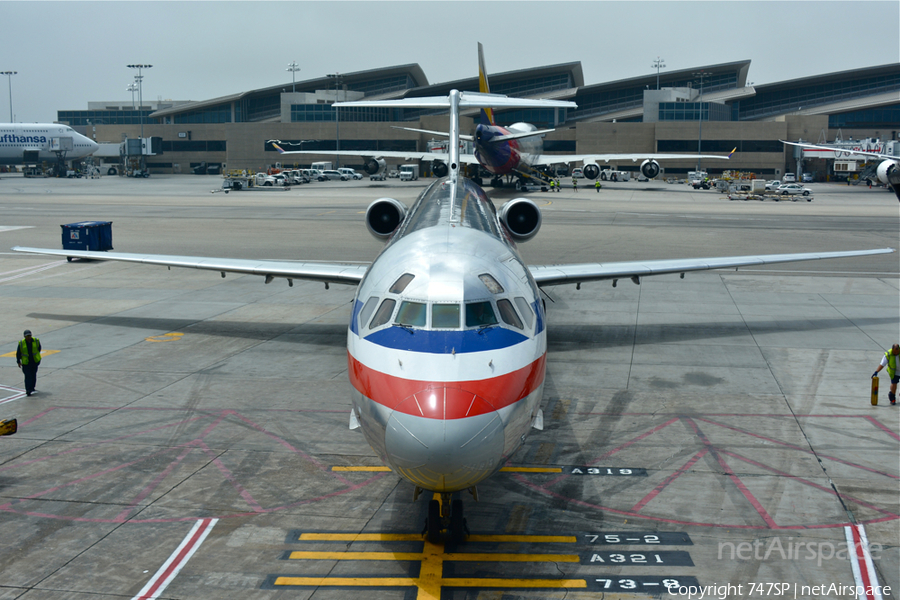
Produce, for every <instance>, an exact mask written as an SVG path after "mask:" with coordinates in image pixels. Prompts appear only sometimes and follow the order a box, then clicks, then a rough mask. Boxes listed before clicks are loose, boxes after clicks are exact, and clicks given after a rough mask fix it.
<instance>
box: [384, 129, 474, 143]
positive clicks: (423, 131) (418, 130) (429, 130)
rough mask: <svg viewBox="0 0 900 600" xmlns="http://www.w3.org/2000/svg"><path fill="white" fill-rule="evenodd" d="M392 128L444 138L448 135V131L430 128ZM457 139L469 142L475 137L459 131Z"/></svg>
mask: <svg viewBox="0 0 900 600" xmlns="http://www.w3.org/2000/svg"><path fill="white" fill-rule="evenodd" d="M393 129H402V130H403V131H415V132H416V133H427V134H429V135H439V136H441V137H445V138H448V137H450V132H449V131H432V130H431V129H415V128H413V127H396V126H394V127H393ZM459 139H461V140H466V141H467V142H471V141H473V140H474V139H475V137H474V136H471V135H465V134H462V133H461V134H459Z"/></svg>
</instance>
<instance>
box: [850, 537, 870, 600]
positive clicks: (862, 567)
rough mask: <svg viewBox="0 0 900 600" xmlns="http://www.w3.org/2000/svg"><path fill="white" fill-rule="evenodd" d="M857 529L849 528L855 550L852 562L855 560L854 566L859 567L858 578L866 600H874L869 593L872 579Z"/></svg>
mask: <svg viewBox="0 0 900 600" xmlns="http://www.w3.org/2000/svg"><path fill="white" fill-rule="evenodd" d="M857 527H858V526H856V525H851V526H850V531H851V532H852V533H853V548H854V550H855V552H854V553H853V560H855V561H856V564H857V565H858V566H859V576H860V578H861V579H862V583H863V586H864V587H865V592H866V593H865V596H866V600H875V595H874V594H872V593H870V589H869V588H870V587H871V586H872V578H871V577H870V575H869V567H868V566H867V565H866V555H865V550H864V549H863V547H862V545H863V542H862V540H861V539H860V537H859V530H858V529H857Z"/></svg>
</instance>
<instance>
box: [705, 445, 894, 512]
mask: <svg viewBox="0 0 900 600" xmlns="http://www.w3.org/2000/svg"><path fill="white" fill-rule="evenodd" d="M720 452H722V454H727V455H728V456H731V457H733V458H736V459H738V460H742V461H744V462H745V463H749V464H751V465H753V466H755V467H759V468H761V469H765V470H767V471H771V472H772V473H775V474H776V475H780V476H782V477H786V478H788V479H793V480H795V481H799V482H800V483H803V484H806V485H808V486H810V487H814V488H816V489H817V490H821V491H823V492H827V493H829V494H831V495H832V496H837V495H838V494H837V493H835V491H834V489H833V488H830V487H825V486H824V485H819V484H818V483H815V482H812V481H809V480H808V479H805V478H803V477H798V476H797V475H791V474H790V473H785V472H784V471H781V470H780V469H776V468H775V467H770V466H769V465H765V464H763V463H761V462H757V461H755V460H753V459H751V458H747V457H746V456H741V455H740V454H735V453H733V452H728V451H725V450H720ZM840 496H841V497H842V498H847V499H848V500H852V501H853V502H854V503H856V504H859V505H860V506H865V507H866V508H869V509H872V510H874V511H876V512H880V513H881V514H883V515H890V516H892V517H900V514H897V513H892V512H891V511H889V510H885V509H883V508H879V507H877V506H875V505H874V504H869V503H868V502H866V501H864V500H860V499H859V498H855V497H854V496H849V495H847V494H840Z"/></svg>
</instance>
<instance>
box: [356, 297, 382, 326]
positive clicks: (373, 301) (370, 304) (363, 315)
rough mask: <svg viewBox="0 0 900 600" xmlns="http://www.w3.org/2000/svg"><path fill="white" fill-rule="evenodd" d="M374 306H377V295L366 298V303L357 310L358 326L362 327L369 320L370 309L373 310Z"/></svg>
mask: <svg viewBox="0 0 900 600" xmlns="http://www.w3.org/2000/svg"><path fill="white" fill-rule="evenodd" d="M376 306H378V296H372V297H371V298H369V299H368V300H366V303H365V305H364V306H363V307H362V310H361V311H359V326H360V327H364V326H365V324H366V323H367V322H368V321H369V317H371V316H372V311H373V310H375V307H376Z"/></svg>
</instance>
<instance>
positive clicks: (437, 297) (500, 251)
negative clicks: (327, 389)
mask: <svg viewBox="0 0 900 600" xmlns="http://www.w3.org/2000/svg"><path fill="white" fill-rule="evenodd" d="M454 187H455V188H456V189H455V191H454ZM454 193H455V200H453V199H452V198H453V196H454ZM404 274H410V275H412V276H413V279H412V280H411V282H410V283H409V284H408V285H407V286H406V287H405V289H403V290H402V291H401V292H399V293H393V292H391V291H390V289H391V287H392V286H395V284H396V282H397V281H398V278H400V277H401V276H402V275H404ZM485 274H488V275H490V277H491V278H493V280H494V281H495V282H496V283H497V284H499V285H498V286H497V287H493V288H489V287H487V286H486V285H485V281H484V279H483V277H482V276H483V275H485ZM498 289H500V290H501V291H499V292H498V291H497V290H498ZM373 299H374V300H373ZM370 300H371V302H372V305H373V306H375V305H380V303H381V302H383V301H385V300H394V301H395V303H396V306H395V309H394V311H395V312H394V314H395V315H397V316H396V317H394V319H393V321H392V322H391V323H390V324H384V325H381V326H376V327H372V328H370V327H369V326H368V324H369V323H372V322H375V319H372V318H371V315H372V313H371V312H366V311H365V310H364V306H365V305H366V303H367V302H369V301H370ZM403 302H412V303H418V304H424V305H426V306H427V307H428V311H429V314H431V311H432V307H434V306H435V305H440V306H442V307H447V306H454V305H457V306H459V307H460V308H459V310H460V311H461V314H462V318H461V320H460V322H459V326H458V327H455V328H447V327H446V325H444V326H442V327H436V326H435V324H436V320H432V318H431V317H429V318H428V320H427V321H425V322H423V324H422V325H421V326H412V327H410V326H400V325H398V324H396V323H395V322H394V321H396V320H398V319H400V317H399V314H398V313H397V310H398V309H397V307H400V306H401V305H402V303H403ZM484 302H490V303H491V306H492V307H493V309H494V310H495V311H497V309H498V306H500V305H501V304H504V303H505V304H506V305H507V306H508V305H510V304H512V305H514V306H516V307H517V308H518V309H519V311H518V314H519V318H520V320H521V323H520V325H522V326H521V327H516V326H512V325H510V324H508V323H506V322H505V321H504V320H502V319H498V323H497V324H496V325H493V326H489V327H479V326H475V325H467V317H466V311H467V310H469V308H467V307H469V305H470V304H471V305H473V306H474V304H477V303H484ZM523 307H524V310H523ZM401 320H402V319H401ZM545 356H546V334H545V331H544V314H543V308H542V303H541V302H540V300H539V297H538V289H537V286H536V285H535V283H534V280H533V279H532V277H531V275H530V273H529V271H528V269H527V267H526V266H525V265H524V264H523V262H522V260H521V259H520V257H519V255H518V253H517V251H516V249H515V246H514V244H513V243H512V241H511V240H510V239H509V237H508V235H507V233H506V232H505V230H504V228H503V226H502V225H501V223H500V222H499V220H498V218H497V213H496V210H495V209H494V206H493V204H492V203H491V201H490V200H489V199H488V198H487V196H486V195H485V194H484V192H483V191H482V190H481V188H480V187H478V186H477V185H475V184H474V183H473V182H471V181H470V180H468V179H463V178H460V179H459V182H458V183H453V182H452V181H451V180H449V179H443V180H439V181H437V182H435V183H434V184H432V185H431V186H430V187H429V188H428V189H426V190H425V192H423V193H422V195H421V196H420V197H419V199H418V200H417V201H416V203H415V205H413V207H412V208H411V209H410V212H409V214H408V215H407V216H406V218H405V220H404V221H403V223H402V224H401V225H400V226H399V227H398V229H397V231H396V233H395V234H394V235H393V237H392V238H391V240H390V242H389V243H388V244H387V246H386V247H385V248H384V250H383V251H382V252H381V253H380V254H379V256H378V258H377V259H376V260H375V262H374V263H373V264H372V266H371V268H370V269H369V271H368V272H367V274H366V276H365V278H364V279H363V281H362V282H361V283H360V285H359V288H358V291H357V296H356V298H355V300H354V307H353V311H352V318H351V324H350V328H349V332H348V363H349V371H350V381H351V384H352V385H353V388H354V393H353V404H354V410H355V411H356V414H357V418H358V420H359V423H360V424H361V426H362V430H363V432H364V434H365V436H366V439H367V440H368V442H369V444H370V445H371V446H372V448H373V449H374V450H375V451H376V452H377V453H378V455H379V457H380V458H381V459H382V460H383V461H385V462H386V463H387V464H388V465H390V467H391V468H392V469H393V470H394V471H395V472H396V473H397V474H399V475H400V476H401V477H403V478H405V479H407V480H409V481H410V482H412V483H413V484H415V485H416V486H418V487H421V488H423V489H427V490H434V491H440V492H452V491H456V490H461V489H466V488H470V487H472V486H474V485H475V484H477V483H478V482H479V481H481V480H482V479H484V478H485V477H487V476H489V475H491V474H492V473H494V472H496V471H497V470H498V469H499V468H500V467H501V466H502V465H503V463H504V462H505V461H506V460H507V458H508V457H509V456H510V455H511V454H512V453H513V452H514V451H515V450H516V449H517V448H518V447H519V446H520V445H521V444H522V442H523V441H524V439H525V436H526V435H527V433H528V431H529V429H530V427H531V425H532V422H533V420H534V418H535V415H536V414H537V412H538V409H539V405H540V399H541V390H542V387H543V381H544V368H545Z"/></svg>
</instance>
